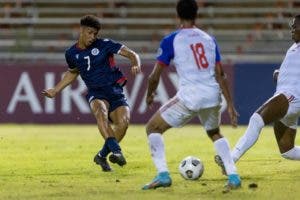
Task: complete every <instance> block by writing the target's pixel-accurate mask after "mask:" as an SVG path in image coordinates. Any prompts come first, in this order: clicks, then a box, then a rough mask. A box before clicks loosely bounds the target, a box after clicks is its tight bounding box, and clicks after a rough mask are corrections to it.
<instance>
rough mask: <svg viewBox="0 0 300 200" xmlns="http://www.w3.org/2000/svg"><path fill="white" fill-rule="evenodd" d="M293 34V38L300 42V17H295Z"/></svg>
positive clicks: (292, 26)
mask: <svg viewBox="0 0 300 200" xmlns="http://www.w3.org/2000/svg"><path fill="white" fill-rule="evenodd" d="M291 34H292V39H293V40H294V41H295V42H296V43H298V42H300V19H299V18H294V19H293V21H292V23H291Z"/></svg>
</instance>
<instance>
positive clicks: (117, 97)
mask: <svg viewBox="0 0 300 200" xmlns="http://www.w3.org/2000/svg"><path fill="white" fill-rule="evenodd" d="M86 99H87V101H88V102H89V103H91V101H93V100H94V99H100V100H101V99H102V100H106V101H107V102H108V103H109V110H108V113H111V112H112V111H114V110H115V109H116V108H118V107H120V106H128V103H127V99H126V98H125V95H124V94H123V87H122V86H120V85H119V84H113V85H108V86H105V87H101V88H96V89H89V91H88V94H87V95H86Z"/></svg>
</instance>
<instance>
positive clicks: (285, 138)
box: [273, 121, 296, 153]
mask: <svg viewBox="0 0 300 200" xmlns="http://www.w3.org/2000/svg"><path fill="white" fill-rule="evenodd" d="M273 128H274V133H275V136H276V141H277V144H278V147H279V151H280V153H285V152H287V151H289V150H291V149H292V148H294V146H295V137H296V129H292V128H289V127H287V126H285V125H284V124H283V123H282V122H280V121H276V122H275V123H274V126H273Z"/></svg>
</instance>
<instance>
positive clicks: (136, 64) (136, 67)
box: [119, 46, 141, 75]
mask: <svg viewBox="0 0 300 200" xmlns="http://www.w3.org/2000/svg"><path fill="white" fill-rule="evenodd" d="M119 54H120V55H121V56H124V57H126V58H128V59H129V60H130V62H131V73H132V74H133V75H136V74H138V73H140V72H141V60H140V57H139V55H138V54H137V53H135V52H134V51H132V50H131V49H129V48H128V47H126V46H123V47H122V48H121V49H120V52H119Z"/></svg>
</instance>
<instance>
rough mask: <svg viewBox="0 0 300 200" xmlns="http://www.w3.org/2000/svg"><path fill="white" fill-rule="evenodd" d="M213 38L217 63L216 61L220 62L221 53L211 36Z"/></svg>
mask: <svg viewBox="0 0 300 200" xmlns="http://www.w3.org/2000/svg"><path fill="white" fill-rule="evenodd" d="M213 40H214V42H215V45H216V63H218V62H221V54H220V50H219V46H218V43H217V40H216V39H215V38H214V37H213Z"/></svg>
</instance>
